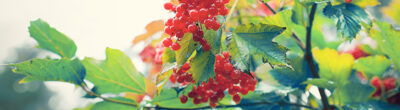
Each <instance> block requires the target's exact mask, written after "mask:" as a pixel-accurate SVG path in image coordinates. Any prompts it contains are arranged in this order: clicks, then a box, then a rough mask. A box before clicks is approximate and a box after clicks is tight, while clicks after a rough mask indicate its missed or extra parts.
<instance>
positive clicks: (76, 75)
mask: <svg viewBox="0 0 400 110" xmlns="http://www.w3.org/2000/svg"><path fill="white" fill-rule="evenodd" d="M11 66H13V67H14V68H15V69H14V70H13V71H14V72H15V73H21V74H25V75H26V77H25V78H24V79H22V80H21V81H20V83H26V82H31V81H65V82H70V83H74V84H78V85H80V84H81V83H82V82H83V79H84V77H85V75H86V70H85V68H84V67H83V65H82V64H81V62H80V61H79V59H74V60H70V59H66V58H63V59H59V60H51V59H32V60H30V61H26V62H22V63H18V64H12V65H11Z"/></svg>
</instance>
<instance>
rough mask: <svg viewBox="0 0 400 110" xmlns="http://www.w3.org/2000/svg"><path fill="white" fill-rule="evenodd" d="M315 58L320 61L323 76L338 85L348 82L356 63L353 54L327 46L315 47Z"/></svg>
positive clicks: (320, 73) (321, 75) (320, 72)
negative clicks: (320, 48)
mask: <svg viewBox="0 0 400 110" xmlns="http://www.w3.org/2000/svg"><path fill="white" fill-rule="evenodd" d="M312 52H313V53H314V58H315V60H316V61H317V62H318V66H319V70H320V71H319V75H320V77H321V78H324V79H328V80H331V81H334V82H335V83H337V84H338V85H343V84H345V83H346V82H348V80H347V79H348V78H349V77H350V74H351V70H352V68H353V64H354V58H353V56H352V55H351V54H347V53H343V54H339V53H338V52H337V51H336V50H333V49H329V48H325V49H323V50H319V49H313V50H312Z"/></svg>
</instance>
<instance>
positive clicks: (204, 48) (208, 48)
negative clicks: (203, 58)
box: [203, 44, 211, 51]
mask: <svg viewBox="0 0 400 110" xmlns="http://www.w3.org/2000/svg"><path fill="white" fill-rule="evenodd" d="M210 48H211V47H210V45H208V44H206V45H203V50H204V51H209V50H210Z"/></svg>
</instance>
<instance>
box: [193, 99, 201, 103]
mask: <svg viewBox="0 0 400 110" xmlns="http://www.w3.org/2000/svg"><path fill="white" fill-rule="evenodd" d="M200 102H201V99H199V98H194V99H193V104H195V105H197V104H200Z"/></svg>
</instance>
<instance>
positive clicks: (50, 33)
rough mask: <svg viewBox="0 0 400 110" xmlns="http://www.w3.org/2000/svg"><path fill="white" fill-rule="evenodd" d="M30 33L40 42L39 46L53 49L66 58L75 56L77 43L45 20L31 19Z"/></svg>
mask: <svg viewBox="0 0 400 110" xmlns="http://www.w3.org/2000/svg"><path fill="white" fill-rule="evenodd" d="M29 33H30V35H31V37H32V38H34V39H35V40H36V41H37V42H38V43H39V45H38V47H39V48H42V49H45V50H48V51H51V52H53V53H56V54H58V55H60V56H61V57H65V58H72V57H74V56H75V52H76V45H75V43H74V41H72V40H71V39H69V38H68V37H67V36H66V35H64V34H63V33H61V32H59V31H57V30H56V29H55V28H52V27H50V25H49V24H47V23H46V22H45V21H43V20H41V19H38V20H35V21H31V25H30V26H29Z"/></svg>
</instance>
